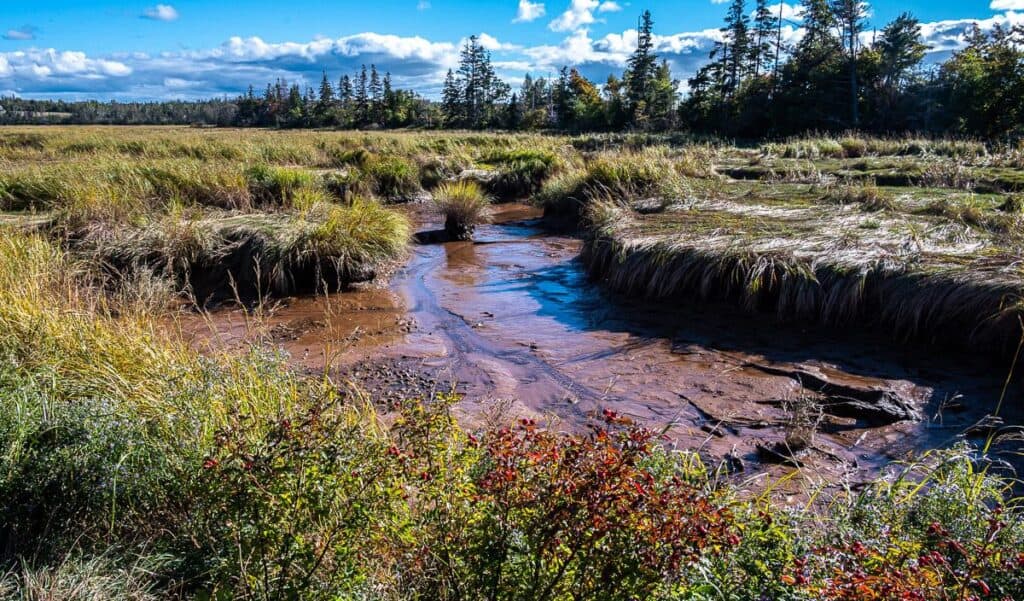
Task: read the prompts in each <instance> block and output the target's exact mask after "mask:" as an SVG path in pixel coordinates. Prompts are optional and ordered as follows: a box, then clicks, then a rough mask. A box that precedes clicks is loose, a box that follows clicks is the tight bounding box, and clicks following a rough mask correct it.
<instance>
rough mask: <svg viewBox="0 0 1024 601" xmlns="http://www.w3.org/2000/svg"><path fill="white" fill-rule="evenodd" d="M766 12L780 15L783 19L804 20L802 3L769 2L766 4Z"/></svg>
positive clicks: (776, 15)
mask: <svg viewBox="0 0 1024 601" xmlns="http://www.w3.org/2000/svg"><path fill="white" fill-rule="evenodd" d="M768 12H770V13H771V14H772V15H773V16H775V17H778V16H780V15H781V16H782V20H783V21H797V22H799V21H803V20H804V7H803V5H802V4H786V3H785V2H781V3H779V4H771V5H769V6H768Z"/></svg>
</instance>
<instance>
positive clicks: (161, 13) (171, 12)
mask: <svg viewBox="0 0 1024 601" xmlns="http://www.w3.org/2000/svg"><path fill="white" fill-rule="evenodd" d="M180 16H181V15H179V14H178V11H177V9H175V8H174V7H173V6H171V5H170V4H157V5H156V6H153V7H150V8H147V9H146V10H144V11H142V18H144V19H152V20H154V21H176V20H177V19H178V17H180Z"/></svg>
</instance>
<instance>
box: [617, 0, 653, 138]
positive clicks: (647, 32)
mask: <svg viewBox="0 0 1024 601" xmlns="http://www.w3.org/2000/svg"><path fill="white" fill-rule="evenodd" d="M653 36H654V19H653V18H651V11H649V10H646V11H644V14H643V15H642V16H641V17H640V28H639V30H638V31H637V44H636V50H635V51H634V52H633V55H632V56H631V57H630V58H629V61H628V62H627V64H626V73H625V76H624V78H623V79H624V80H625V83H626V101H627V103H628V109H629V111H630V113H631V115H632V119H633V123H634V125H639V124H641V123H643V122H645V121H646V120H647V117H648V116H649V115H648V111H647V106H648V104H649V103H650V96H649V93H650V90H651V87H652V83H653V81H654V78H655V76H656V75H657V69H658V56H657V55H656V54H655V53H654V39H653Z"/></svg>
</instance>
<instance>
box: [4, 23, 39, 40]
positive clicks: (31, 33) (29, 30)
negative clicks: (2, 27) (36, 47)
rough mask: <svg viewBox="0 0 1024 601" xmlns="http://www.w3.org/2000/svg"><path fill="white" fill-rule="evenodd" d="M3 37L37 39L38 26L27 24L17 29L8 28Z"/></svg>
mask: <svg viewBox="0 0 1024 601" xmlns="http://www.w3.org/2000/svg"><path fill="white" fill-rule="evenodd" d="M3 37H4V39H5V40H16V41H24V40H34V39H36V28H35V27H32V26H31V25H25V26H23V27H18V28H16V29H8V30H7V32H6V33H4V36H3Z"/></svg>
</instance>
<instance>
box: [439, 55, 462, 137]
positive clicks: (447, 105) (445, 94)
mask: <svg viewBox="0 0 1024 601" xmlns="http://www.w3.org/2000/svg"><path fill="white" fill-rule="evenodd" d="M441 107H442V113H443V114H444V121H445V124H446V125H447V126H449V127H454V126H457V125H459V124H461V123H462V119H463V112H462V89H461V88H460V86H459V82H458V80H457V79H455V73H453V72H452V70H451V69H448V75H446V76H445V78H444V90H443V91H442V92H441Z"/></svg>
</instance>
